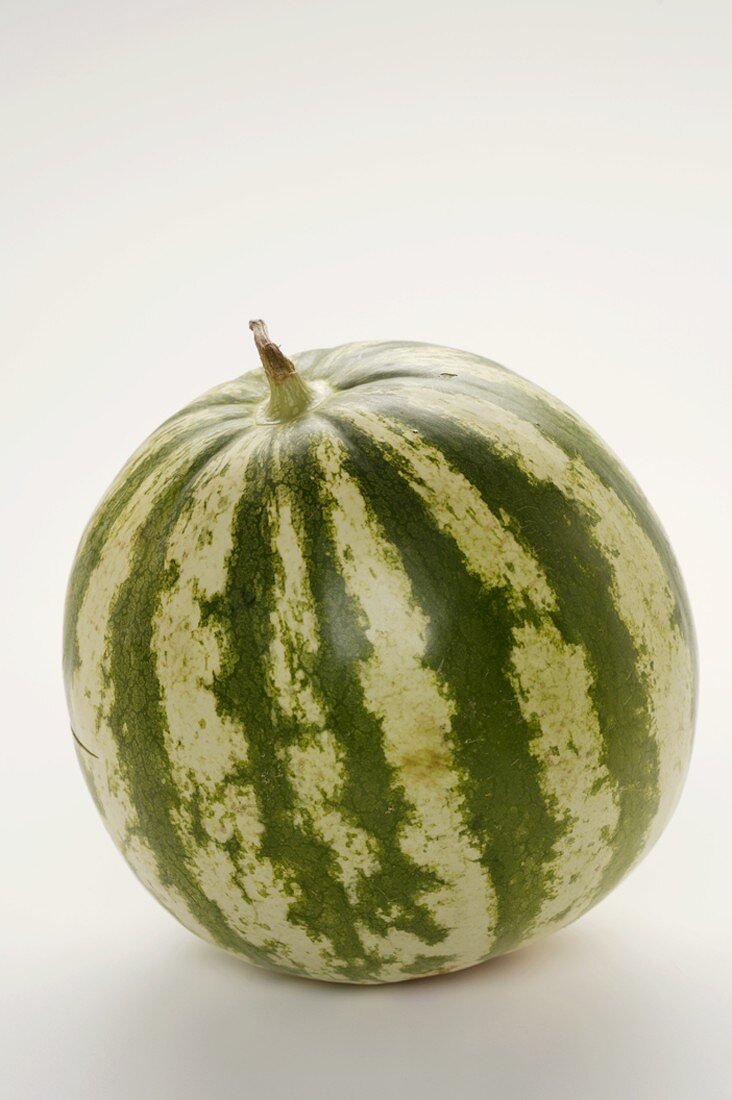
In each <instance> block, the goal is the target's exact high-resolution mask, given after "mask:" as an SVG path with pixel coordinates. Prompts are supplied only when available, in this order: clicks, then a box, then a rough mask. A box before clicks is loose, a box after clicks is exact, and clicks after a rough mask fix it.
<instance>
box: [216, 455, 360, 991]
mask: <svg viewBox="0 0 732 1100" xmlns="http://www.w3.org/2000/svg"><path fill="white" fill-rule="evenodd" d="M281 445H282V446H283V447H284V445H285V444H284V442H283V441H282V439H281ZM271 463H272V455H271V453H262V455H261V460H260V462H259V463H258V471H257V472H256V473H253V475H252V479H251V480H250V481H249V482H248V484H247V487H246V492H245V493H244V495H243V496H242V498H241V500H240V501H239V504H238V506H237V508H236V514H235V518H234V527H233V530H234V538H233V547H232V551H231V554H230V557H229V559H228V561H227V581H226V587H225V589H224V591H223V592H222V593H221V594H220V595H219V596H216V597H214V598H213V599H211V600H209V601H206V602H205V603H204V604H203V605H202V610H203V611H204V612H205V615H206V616H207V617H208V618H210V619H212V620H213V621H214V622H215V623H216V624H217V626H218V629H219V631H220V634H221V639H222V661H221V671H220V672H219V673H218V674H217V675H216V677H215V679H214V684H213V692H214V695H215V697H216V701H217V709H218V711H219V713H220V714H222V715H224V716H226V717H227V718H230V719H231V720H232V721H234V722H237V723H240V724H241V725H242V727H243V728H244V729H245V730H246V734H247V746H248V759H249V767H248V769H247V776H246V778H247V781H248V782H250V783H251V785H252V787H253V789H254V791H255V794H256V798H257V803H258V806H259V811H260V818H261V821H262V824H263V827H264V831H263V836H262V842H261V847H260V850H259V852H258V853H256V855H257V857H262V858H266V859H268V860H271V861H272V863H273V864H274V865H275V866H276V867H279V868H281V869H282V870H283V871H284V872H285V873H286V875H287V876H288V877H289V878H290V879H291V880H294V881H295V882H296V883H297V886H298V887H299V891H300V893H299V896H298V897H293V900H292V903H291V905H290V908H289V912H288V919H289V920H290V921H291V922H292V923H293V924H296V925H299V926H301V927H303V928H304V929H305V930H306V932H307V933H308V935H309V936H310V937H311V938H312V939H317V938H319V937H326V938H327V939H328V940H329V941H330V942H331V943H332V945H333V949H334V952H335V954H336V956H337V959H336V961H335V963H334V969H335V970H337V971H338V972H339V973H341V974H343V975H344V976H345V977H348V978H351V979H353V980H358V979H361V980H363V979H365V978H368V977H370V976H372V974H373V972H374V969H375V964H376V960H374V959H369V958H368V957H367V956H366V954H365V952H364V949H363V947H362V944H361V941H360V939H359V937H358V934H357V931H356V927H355V920H354V913H353V912H352V911H351V908H350V906H349V902H348V899H347V896H346V893H345V890H344V888H343V885H342V883H341V882H340V880H339V877H338V864H337V860H336V856H335V853H334V852H333V850H332V849H331V848H330V846H329V845H328V844H327V843H325V842H324V841H323V840H322V839H321V838H320V837H318V836H317V835H316V834H315V832H314V831H313V829H311V828H309V827H308V826H307V825H305V824H303V825H297V824H295V817H296V810H297V795H296V793H295V791H294V790H293V787H292V783H291V781H290V779H289V776H288V771H287V764H286V760H287V749H288V747H289V746H290V745H292V744H293V743H294V742H296V741H297V740H298V739H299V738H301V737H302V736H303V735H307V733H308V732H309V731H308V730H307V729H305V728H303V726H301V725H300V724H298V723H297V722H296V721H294V720H293V719H292V718H291V717H289V716H288V715H287V714H286V713H285V712H284V711H283V710H282V709H281V708H280V707H279V706H277V705H276V703H275V702H274V701H273V700H272V699H270V689H269V684H268V682H267V678H266V654H267V653H268V651H269V647H270V645H271V641H272V622H271V619H270V614H271V610H272V606H273V592H274V588H275V584H276V574H275V569H276V561H275V554H276V550H275V545H274V543H275V536H274V532H273V531H272V529H271V522H270V513H269V507H270V502H271V499H272V496H273V494H274V493H276V491H277V483H276V479H275V478H274V477H273V476H272V466H271ZM283 466H285V467H286V466H287V462H286V460H285V461H284V462H283ZM316 679H317V674H316ZM336 728H337V727H336ZM340 809H341V807H340V805H339V810H340ZM232 854H233V855H235V856H236V855H240V854H241V856H242V857H246V856H249V857H250V858H251V853H236V852H233V853H232Z"/></svg>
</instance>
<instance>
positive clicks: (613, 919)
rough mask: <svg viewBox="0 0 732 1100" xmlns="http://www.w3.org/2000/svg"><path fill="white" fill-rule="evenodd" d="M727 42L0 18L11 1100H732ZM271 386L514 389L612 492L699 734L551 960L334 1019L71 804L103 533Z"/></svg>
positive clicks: (279, 10)
mask: <svg viewBox="0 0 732 1100" xmlns="http://www.w3.org/2000/svg"><path fill="white" fill-rule="evenodd" d="M731 49H732V9H731V8H730V6H729V4H728V3H726V2H723V0H719V2H715V0H702V2H692V0H634V2H630V0H628V2H626V0H621V2H619V3H614V4H601V3H580V2H576V3H573V2H569V0H558V2H551V3H544V2H540V0H534V2H531V0H523V2H522V0H519V2H515V3H509V2H495V0H491V2H478V0H475V2H471V0H455V2H453V3H450V4H444V3H437V2H434V0H419V2H418V0H414V2H413V0H389V2H386V0H373V2H371V3H369V4H358V3H335V2H328V0H309V2H307V3H301V2H294V0H279V2H278V3H276V4H268V3H254V2H251V0H239V2H238V3H229V2H225V0H214V2H211V3H208V2H206V3H204V2H201V0H184V2H181V3H176V4H173V3H168V2H163V0H145V2H144V3H142V2H138V0H131V2H128V3H126V4H112V3H102V4H99V3H91V2H69V0H63V2H60V3H57V2H51V0H31V2H27V0H24V2H16V0H6V2H5V3H4V4H3V6H2V10H1V11H0V51H1V53H2V57H1V58H0V81H1V83H2V89H1V99H0V102H1V103H2V107H1V115H0V149H1V150H2V176H1V179H2V195H3V200H2V204H1V206H0V222H1V223H2V241H3V247H2V256H3V263H2V280H3V287H2V294H0V311H1V312H2V353H3V354H2V360H1V361H2V432H1V433H0V449H1V450H2V470H3V474H4V478H3V486H4V491H3V502H2V516H3V520H2V529H3V536H2V539H1V540H0V553H1V554H2V573H1V575H2V584H3V605H2V606H3V618H2V625H3V629H2V631H0V640H1V644H2V647H3V659H2V662H1V664H0V667H1V668H2V673H3V694H2V698H3V703H4V708H3V723H2V724H3V731H4V732H3V766H2V769H0V783H1V784H2V792H0V793H1V798H0V805H1V806H2V810H3V818H4V821H3V827H2V832H1V833H0V838H1V839H0V844H1V845H2V848H3V868H4V869H3V880H2V881H3V886H4V890H3V895H4V901H3V906H2V911H1V914H0V921H2V924H3V934H2V938H1V940H0V942H1V943H2V947H1V949H0V950H2V952H3V955H4V961H3V979H2V982H0V1013H1V1014H2V1021H1V1026H0V1035H1V1036H2V1044H3V1046H4V1048H5V1050H4V1052H3V1054H2V1064H3V1072H4V1076H5V1079H6V1086H7V1089H8V1095H9V1096H11V1097H20V1098H26V1097H41V1098H46V1097H51V1096H53V1097H61V1098H66V1097H69V1098H71V1097H73V1098H85V1097H102V1098H105V1100H106V1098H110V1100H116V1098H122V1097H130V1096H135V1097H156V1098H157V1097H163V1098H165V1097H199V1096H204V1095H205V1096H212V1097H215V1098H219V1097H221V1098H228V1097H239V1096H242V1095H247V1096H251V1097H256V1098H257V1100H260V1098H261V1100H270V1098H273V1100H274V1098H280V1097H282V1098H285V1097H287V1098H289V1097H291V1096H294V1095H297V1096H301V1097H304V1098H306V1100H307V1098H309V1097H329V1096H341V1095H348V1096H351V1097H353V1098H355V1100H360V1098H361V1097H371V1096H373V1095H382V1096H387V1097H389V1096H399V1097H406V1098H409V1097H412V1096H415V1097H416V1096H419V1097H420V1098H421V1100H429V1098H431V1097H435V1098H436V1097H443V1096H445V1095H451V1096H455V1097H459V1098H461V1100H462V1098H472V1097H484V1096H494V1095H495V1096H497V1097H501V1098H511V1097H521V1098H523V1097H534V1096H537V1097H539V1096H541V1097H542V1098H552V1097H562V1098H574V1097H582V1098H585V1097H591V1098H600V1100H605V1098H608V1100H610V1098H615V1097H619V1096H640V1097H651V1098H655V1097H664V1098H666V1097H669V1098H673V1097H683V1098H686V1097H692V1096H693V1097H727V1096H729V1095H730V1094H731V1093H732V1073H731V1071H730V1059H729V1051H728V1047H729V1044H728V1040H727V1034H728V1030H729V1022H730V1018H731V1017H732V1000H731V999H730V986H731V985H732V953H731V949H730V942H729V931H728V928H729V910H730V904H731V902H732V889H731V888H730V879H729V839H730V826H731V825H732V814H731V812H730V800H729V783H730V764H731V763H732V751H731V750H730V743H731V742H730V726H731V721H730V719H731V718H732V713H731V712H732V707H730V699H729V696H730V692H729V682H730V664H729V660H730V658H729V623H730V619H731V617H732V601H731V600H730V584H729V572H730V527H731V526H732V520H731V516H732V509H730V489H731V488H732V484H731V482H732V479H731V478H730V442H729V440H730V432H729V419H730V411H731V409H730V380H729V379H730V368H729V364H730V353H731V352H732V339H731V338H730V324H729V310H730V307H729V302H730V290H731V289H732V278H731V276H732V270H731V264H730V256H731V255H732V218H731V217H730V201H729V196H730V193H731V192H732V156H731V154H730V138H731V136H732V135H731V133H730V129H731V124H732V70H731V69H730V65H729V57H730V51H731ZM258 316H263V317H265V318H266V319H267V320H268V322H269V326H270V330H271V332H272V334H273V336H274V338H275V339H276V340H278V342H280V343H281V344H282V346H283V348H284V349H285V350H291V351H295V350H299V349H304V348H308V347H318V346H324V345H331V344H338V343H342V342H345V341H349V340H357V339H390V338H397V339H414V340H424V341H431V342H436V343H442V344H447V345H452V346H458V347H463V348H467V349H469V350H472V351H475V352H478V353H481V354H483V355H486V356H489V357H491V358H493V359H497V360H498V361H499V362H503V363H504V364H505V365H507V366H509V367H511V368H513V369H514V370H516V371H518V372H520V373H521V374H524V375H525V376H527V377H528V378H531V379H532V380H533V381H534V382H537V383H538V384H539V385H541V386H543V387H545V388H547V389H549V390H550V391H552V392H553V393H555V394H556V395H557V396H559V397H561V398H562V399H563V400H565V401H566V402H567V403H568V404H570V405H571V406H573V407H574V408H575V409H576V410H577V411H578V412H579V413H580V414H581V415H582V416H584V417H585V419H587V420H588V421H589V422H590V424H592V425H593V427H595V428H596V429H597V430H598V431H599V432H600V433H601V434H602V435H603V436H604V438H605V439H606V440H607V441H608V442H609V443H610V445H611V446H612V447H613V449H614V450H615V451H617V452H618V454H620V455H621V457H622V458H623V460H624V461H625V462H626V464H627V465H628V466H629V468H630V469H631V471H632V472H633V473H634V475H635V476H636V478H637V479H638V480H639V482H640V484H641V486H642V487H643V488H644V490H645V491H646V493H647V494H648V496H649V497H650V499H651V501H652V503H653V505H654V507H655V508H656V510H657V511H658V513H659V515H660V517H661V519H662V521H663V523H664V525H665V527H666V529H667V531H668V533H669V536H670V538H671V541H672V543H673V545H674V547H675V549H676V552H677V555H678V558H679V561H680V564H681V567H682V570H683V572H684V574H685V577H686V580H687V584H688V588H689V592H690V597H691V601H692V606H693V608H694V610H695V615H696V622H697V628H698V634H699V644H700V654H701V669H702V695H701V706H700V712H699V719H698V734H697V745H696V751H695V755H694V760H693V764H692V769H691V773H690V776H689V780H688V785H687V790H686V793H685V795H684V797H683V799H682V802H681V805H680V807H679V809H678V811H677V813H676V816H675V818H674V820H673V822H672V824H671V826H670V827H669V829H668V830H667V832H666V834H665V835H664V837H663V838H662V840H661V841H660V843H659V844H658V846H657V848H656V849H655V851H654V852H653V853H652V855H651V856H650V857H649V858H648V859H647V860H646V861H645V862H644V863H643V865H642V866H641V867H640V868H639V869H638V870H637V871H636V872H635V873H634V874H633V875H632V876H631V878H630V879H629V880H627V881H626V882H625V883H624V884H623V885H622V886H621V887H620V888H619V889H618V890H617V891H616V893H614V894H613V895H612V896H611V897H610V898H608V899H607V900H606V901H605V902H603V904H602V905H601V906H600V907H599V908H598V909H597V910H595V911H593V912H592V913H591V914H589V915H588V916H587V917H585V918H584V919H583V920H582V921H581V922H580V923H578V924H577V925H575V926H573V927H571V928H569V929H567V930H565V931H564V932H562V933H561V934H559V935H558V936H557V937H555V938H554V939H551V940H548V941H546V942H545V943H542V944H539V945H537V946H535V947H531V948H529V949H527V950H525V951H523V952H520V953H517V954H515V955H513V956H509V957H507V958H504V959H499V960H496V961H495V962H492V963H489V964H487V965H485V966H483V967H479V968H477V969H475V970H474V971H471V972H466V973H463V974H460V975H457V976H454V977H447V978H443V979H430V980H425V981H423V982H415V983H410V984H409V985H407V986H399V987H391V988H380V989H365V990H364V989H347V988H346V989H341V988H338V989H333V988H331V987H328V986H325V985H317V984H312V983H306V982H302V981H297V980H294V979H287V978H278V977H273V976H271V975H267V974H264V973H260V972H258V971H256V970H254V969H253V968H249V967H246V966H245V965H244V964H241V963H238V962H236V961H235V960H233V959H228V958H227V957H226V956H224V955H223V954H220V953H217V952H215V951H214V950H213V949H212V948H209V947H207V946H206V945H204V944H202V943H199V942H197V941H196V940H195V939H194V938H193V937H191V936H190V935H189V934H188V933H186V932H185V931H184V930H183V929H182V928H179V927H178V926H177V925H176V924H175V923H174V922H173V921H172V920H171V919H170V918H169V917H168V916H166V914H165V913H164V912H163V911H162V910H161V909H160V908H159V907H158V905H157V904H156V903H155V902H154V901H153V900H152V898H150V897H148V896H147V895H146V894H145V892H144V891H143V890H142V888H141V887H140V886H139V885H138V884H137V883H136V882H135V881H134V879H133V878H132V876H131V875H130V873H129V871H128V869H127V867H126V866H125V865H124V863H123V861H122V859H121V858H120V857H119V856H118V855H117V854H116V852H115V851H114V848H113V846H112V843H111V841H110V840H109V839H108V837H107V836H106V834H105V832H104V829H103V827H102V824H101V822H100V821H99V820H98V818H97V815H96V811H95V810H94V807H93V805H92V802H91V799H90V798H89V797H88V795H87V792H86V791H85V789H84V785H83V780H82V778H81V775H80V773H79V771H78V768H77V765H76V762H75V759H74V754H73V750H72V742H71V737H70V733H69V729H68V722H67V718H66V710H65V703H64V699H63V689H62V683H61V673H60V624H61V614H62V604H63V596H64V589H65V583H66V578H67V574H68V571H69V568H70V565H71V560H72V557H73V554H74V550H75V547H76V542H77V540H78V537H79V536H80V534H81V530H82V527H83V525H84V523H85V522H86V520H87V518H88V516H89V514H90V512H91V510H92V508H93V507H94V505H95V504H96V502H97V500H98V499H99V497H100V496H101V494H102V492H103V491H104V489H105V488H106V486H107V485H108V483H109V481H110V480H111V478H112V477H113V476H114V474H115V473H116V472H117V470H118V468H119V467H120V466H121V464H122V462H123V461H124V460H125V458H126V457H127V456H128V455H129V453H130V452H131V451H132V450H133V449H134V447H136V445H137V444H138V443H139V442H140V441H141V439H142V438H143V437H144V436H145V435H146V434H147V433H148V432H149V431H151V430H152V429H153V428H154V427H155V426H156V425H157V424H158V423H159V422H160V421H161V420H163V419H164V418H165V417H166V416H168V415H169V414H170V413H172V412H173V411H175V410H176V409H177V408H179V407H180V406H181V405H183V404H184V403H186V402H187V401H188V400H189V399H190V398H192V397H193V396H195V395H196V394H197V393H199V392H202V391H204V390H206V389H208V388H209V387H211V386H212V385H214V384H216V383H218V382H220V381H223V380H225V379H227V378H230V377H232V376H234V375H237V374H239V373H241V372H242V371H245V370H248V369H251V368H252V367H254V366H255V365H256V359H255V352H254V349H253V347H252V346H251V341H250V338H249V333H248V330H247V321H248V319H249V318H250V317H258Z"/></svg>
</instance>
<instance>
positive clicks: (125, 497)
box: [63, 410, 248, 685]
mask: <svg viewBox="0 0 732 1100" xmlns="http://www.w3.org/2000/svg"><path fill="white" fill-rule="evenodd" d="M186 413H187V410H183V411H182V412H180V413H178V414H176V416H174V417H171V418H170V419H169V420H167V421H166V422H165V424H163V425H161V426H160V428H158V430H157V431H156V432H155V433H154V434H153V435H152V436H151V437H150V438H149V439H148V441H147V443H146V445H145V446H146V449H145V450H144V451H143V452H142V453H141V454H140V456H139V457H138V458H136V459H133V460H132V462H131V463H129V464H128V466H127V467H126V468H125V471H123V474H124V476H123V475H122V474H121V475H120V478H119V480H118V482H117V484H116V487H115V488H113V489H112V490H111V492H109V493H108V495H107V496H106V497H105V498H104V499H103V501H102V502H101V503H100V505H99V506H98V507H97V509H96V511H95V512H94V515H93V517H92V519H91V521H90V523H89V524H88V526H87V528H86V530H85V531H84V534H83V535H82V538H81V541H80V543H79V548H78V550H77V552H76V557H75V560H74V564H73V567H72V570H71V577H70V579H69V587H68V591H67V594H66V606H65V610H64V658H63V661H64V676H65V678H66V682H67V685H68V684H69V683H70V681H71V677H72V675H73V673H74V672H75V671H76V669H77V668H78V667H79V663H80V653H79V639H78V636H77V624H78V618H79V613H80V611H81V607H82V604H83V602H84V598H85V596H86V593H87V590H88V588H89V582H90V580H91V577H92V574H93V572H94V570H95V569H96V567H97V566H98V564H99V561H100V559H101V556H102V553H103V552H104V547H105V545H106V543H107V540H108V538H109V535H110V532H111V530H112V528H113V527H114V524H115V523H116V522H117V520H118V519H119V518H120V516H121V515H122V513H123V512H124V510H125V508H126V507H127V506H128V504H130V502H131V501H132V500H133V499H134V497H135V495H136V493H138V492H139V490H140V488H141V486H142V485H143V484H144V483H145V481H146V480H147V478H149V477H151V476H152V475H153V474H154V473H155V472H156V470H157V469H158V468H159V467H160V466H162V465H164V464H165V462H167V460H168V459H169V458H170V457H171V455H172V454H174V452H175V451H176V450H178V449H179V448H180V447H182V446H185V444H186V443H189V442H190V441H191V440H192V439H194V438H195V437H196V435H198V434H200V435H201V436H202V437H203V438H205V435H206V434H208V433H210V432H212V431H213V432H215V433H216V434H217V435H220V434H221V432H222V430H225V431H228V430H229V429H228V427H227V425H228V424H229V423H230V422H231V423H235V422H237V421H238V422H241V419H242V417H241V413H239V414H238V415H237V416H233V415H232V416H231V417H226V418H223V417H222V418H221V419H220V420H217V422H216V424H205V425H201V424H191V425H189V426H188V427H187V428H186V429H185V430H184V431H181V432H180V434H178V435H175V436H174V437H173V438H171V439H169V440H167V441H166V442H165V443H163V444H161V445H157V444H156V439H157V436H158V434H159V432H161V431H162V430H163V428H165V427H170V426H171V425H172V424H174V423H175V421H176V420H178V419H180V418H181V417H183V416H184V415H186ZM222 425H223V429H222ZM247 426H248V425H247ZM202 442H203V439H202Z"/></svg>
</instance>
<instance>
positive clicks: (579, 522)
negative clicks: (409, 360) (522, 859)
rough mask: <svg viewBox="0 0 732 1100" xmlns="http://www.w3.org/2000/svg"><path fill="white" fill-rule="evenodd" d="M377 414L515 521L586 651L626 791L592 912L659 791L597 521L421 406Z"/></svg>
mask: <svg viewBox="0 0 732 1100" xmlns="http://www.w3.org/2000/svg"><path fill="white" fill-rule="evenodd" d="M379 405H380V407H381V408H382V409H383V410H384V411H385V412H387V413H389V414H392V415H397V416H399V417H401V418H402V419H403V420H405V421H406V422H407V423H409V424H410V425H412V426H415V427H417V428H418V429H419V430H420V431H421V432H423V433H424V436H425V438H426V439H428V440H429V441H430V442H431V443H432V444H433V445H435V446H437V447H438V448H439V449H440V450H441V451H442V453H443V454H444V455H445V457H446V459H447V460H448V462H449V463H450V464H451V465H452V466H453V467H454V468H455V469H456V470H459V471H460V472H461V473H462V474H463V475H464V476H465V477H466V478H467V479H468V480H469V481H470V482H471V484H472V485H473V486H474V487H475V488H476V489H477V490H478V492H479V493H480V494H481V496H482V498H483V500H484V501H485V502H486V504H487V505H488V506H489V507H490V508H491V509H492V510H493V511H494V512H495V513H496V514H498V513H505V514H506V515H507V516H508V517H510V526H511V530H512V532H513V534H514V535H515V536H516V537H517V538H518V539H519V541H520V542H521V543H522V544H523V545H524V546H525V547H526V549H527V550H528V551H529V552H530V553H531V554H532V555H533V556H534V557H535V558H536V560H537V561H538V562H539V564H540V566H541V568H542V570H543V571H544V573H545V575H546V577H547V579H548V581H549V583H550V585H551V587H552V589H553V590H554V592H555V594H556V597H557V604H558V609H557V611H556V613H554V614H553V615H552V618H553V620H554V622H555V624H556V626H557V628H558V629H559V631H560V633H561V634H562V637H563V638H564V640H565V641H566V642H568V643H570V644H573V645H580V646H582V647H583V648H584V651H585V653H586V655H587V660H588V666H589V670H590V672H591V675H592V678H593V684H592V689H591V697H592V701H593V704H594V707H595V710H596V713H597V715H598V719H599V723H600V728H601V731H602V735H603V740H604V746H605V754H604V763H605V765H606V767H607V769H608V771H609V772H610V775H611V777H612V778H613V780H614V781H615V782H616V783H617V784H618V787H619V790H620V816H619V822H618V826H617V829H616V831H615V834H614V836H613V837H609V838H608V843H609V844H611V846H612V848H613V855H612V858H611V860H610V861H609V864H608V866H607V867H606V869H605V872H604V875H603V878H602V882H601V885H600V887H599V889H598V893H597V897H596V898H595V899H593V903H594V901H595V900H597V898H599V897H601V896H602V895H603V894H605V893H607V891H608V890H609V889H611V888H612V887H613V886H614V885H615V884H616V883H617V882H618V880H619V879H620V878H621V877H622V875H623V874H624V873H625V872H626V871H627V870H628V869H629V868H630V867H631V866H632V864H633V863H634V861H635V859H636V858H637V857H638V855H639V854H640V853H641V851H642V848H643V844H644V841H645V836H646V833H647V830H648V827H649V825H650V823H651V821H652V820H653V817H654V815H655V813H656V810H657V808H658V801H659V797H660V791H659V785H658V779H659V774H658V768H659V762H658V748H657V745H656V742H655V739H654V738H653V736H652V733H651V725H650V714H651V702H650V698H649V693H648V688H647V685H646V683H645V682H644V680H643V678H642V675H641V673H640V670H639V663H638V654H637V651H636V648H635V645H634V642H633V638H632V636H631V634H630V631H629V629H628V627H627V625H626V624H625V622H624V620H623V619H622V617H621V615H620V613H619V611H618V608H617V606H616V604H615V601H614V598H613V573H612V563H611V562H610V561H608V559H607V558H606V557H605V555H604V554H603V552H602V550H601V549H600V547H599V546H598V545H597V543H596V542H595V541H594V538H593V528H592V522H593V517H592V516H591V515H589V514H588V513H587V512H586V511H585V510H584V509H582V508H581V507H580V506H579V505H577V504H575V503H574V502H573V501H571V500H569V499H568V498H567V497H566V496H565V495H564V494H563V493H562V491H561V490H560V489H559V488H557V487H556V486H555V485H553V484H551V483H549V482H539V481H536V480H535V479H533V478H531V477H530V476H529V475H527V474H526V473H525V472H524V471H523V470H522V469H521V468H520V466H519V464H518V462H517V461H516V460H514V459H513V458H511V457H508V456H506V455H505V454H500V453H499V452H497V451H496V450H494V449H493V448H492V447H491V444H490V439H489V438H486V437H483V436H480V435H479V434H478V433H476V432H474V431H471V430H469V429H467V428H465V427H464V426H463V425H458V424H456V423H454V422H452V421H450V420H447V419H442V418H438V417H434V416H431V415H430V414H426V413H422V412H420V410H419V408H418V405H410V406H409V407H406V406H405V403H404V401H401V402H400V401H394V400H391V401H389V400H388V399H387V400H384V401H379ZM395 461H396V460H395Z"/></svg>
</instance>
